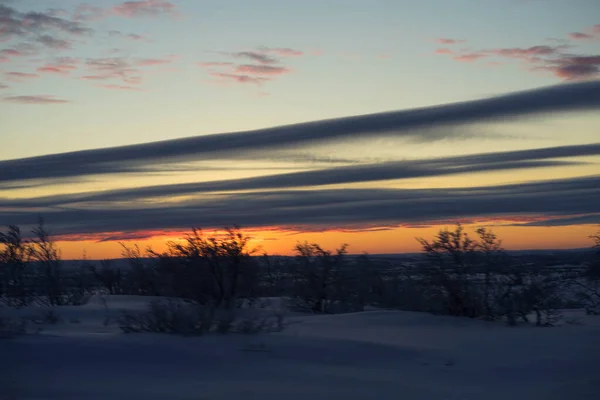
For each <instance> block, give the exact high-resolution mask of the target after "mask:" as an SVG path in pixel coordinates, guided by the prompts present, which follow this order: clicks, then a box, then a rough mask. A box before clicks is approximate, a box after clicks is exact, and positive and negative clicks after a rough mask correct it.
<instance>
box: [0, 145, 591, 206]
mask: <svg viewBox="0 0 600 400" xmlns="http://www.w3.org/2000/svg"><path fill="white" fill-rule="evenodd" d="M599 155H600V143H594V144H588V145H576V146H560V147H549V148H540V149H531V150H519V151H510V152H495V153H482V154H473V155H465V156H454V157H440V158H431V159H421V160H407V161H387V162H378V163H368V164H359V165H345V166H336V167H331V168H325V169H318V170H311V171H301V172H291V173H280V174H276V175H268V176H261V177H254V178H245V179H230V180H219V181H209V182H198V183H182V184H168V185H156V186H146V187H137V188H132V189H120V190H108V191H98V192H90V193H86V194H74V195H58V196H46V197H41V198H33V199H28V200H15V201H11V200H5V201H2V200H1V199H0V208H4V209H9V208H13V209H18V208H19V207H30V208H37V207H65V206H69V205H70V204H73V203H77V204H80V205H81V204H83V203H84V202H98V201H116V202H128V203H131V204H134V203H137V202H140V201H143V200H146V199H149V198H154V199H156V198H160V197H165V198H169V197H173V196H182V195H192V194H194V195H201V194H208V193H215V192H232V191H249V190H268V189H297V188H302V187H313V188H314V187H317V186H327V185H344V184H353V183H365V182H376V181H386V180H403V179H414V178H431V177H440V176H449V175H460V174H473V173H485V172H492V171H508V170H527V169H533V168H535V169H539V168H550V167H557V166H560V167H568V166H571V165H573V166H575V165H581V164H582V162H581V161H577V160H576V158H579V157H590V156H599ZM565 158H566V159H568V160H564V159H565Z"/></svg>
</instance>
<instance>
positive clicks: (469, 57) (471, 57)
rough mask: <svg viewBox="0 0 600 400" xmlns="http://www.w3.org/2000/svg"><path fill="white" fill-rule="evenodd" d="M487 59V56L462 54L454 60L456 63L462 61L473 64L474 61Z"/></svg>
mask: <svg viewBox="0 0 600 400" xmlns="http://www.w3.org/2000/svg"><path fill="white" fill-rule="evenodd" d="M485 57H487V54H483V53H469V54H460V55H457V56H454V57H453V59H454V60H455V61H461V62H473V61H477V60H479V59H482V58H485Z"/></svg>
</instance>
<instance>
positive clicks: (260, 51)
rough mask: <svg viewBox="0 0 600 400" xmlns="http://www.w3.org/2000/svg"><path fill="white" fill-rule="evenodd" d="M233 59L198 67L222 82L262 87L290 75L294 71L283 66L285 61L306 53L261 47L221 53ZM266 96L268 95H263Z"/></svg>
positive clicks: (203, 64)
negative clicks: (277, 78)
mask: <svg viewBox="0 0 600 400" xmlns="http://www.w3.org/2000/svg"><path fill="white" fill-rule="evenodd" d="M219 53H220V54H221V55H225V56H228V57H231V58H233V61H204V62H199V63H198V65H199V66H200V67H203V68H205V69H206V70H207V73H208V74H209V75H210V76H212V77H213V78H217V79H218V81H221V82H234V83H241V84H247V83H250V84H255V85H262V84H264V83H266V82H269V81H272V80H273V79H274V78H275V77H277V76H280V75H284V74H288V73H290V72H292V70H291V69H290V68H289V67H287V66H285V65H283V61H284V60H285V59H287V58H291V57H300V56H303V55H304V54H305V53H304V52H303V51H301V50H296V49H292V48H289V47H267V46H259V47H258V48H257V50H247V51H238V52H219ZM236 59H247V60H250V61H253V62H254V64H247V63H243V62H241V63H240V62H236V61H235V60H236ZM261 94H262V95H266V93H261Z"/></svg>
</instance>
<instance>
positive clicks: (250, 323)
mask: <svg viewBox="0 0 600 400" xmlns="http://www.w3.org/2000/svg"><path fill="white" fill-rule="evenodd" d="M283 321H284V318H283V314H281V313H277V314H273V315H253V316H249V317H236V313H235V311H234V310H232V309H224V308H216V307H214V306H210V305H201V304H195V303H189V302H185V301H182V300H178V299H169V300H156V301H152V302H150V304H149V305H148V309H147V310H146V311H143V312H128V311H123V312H122V313H121V316H120V317H119V318H118V320H117V323H118V325H119V328H120V329H121V330H122V331H123V332H125V333H139V332H153V333H167V334H178V335H185V336H199V335H204V334H207V333H218V334H227V333H245V334H257V333H260V332H279V331H281V330H283V329H284V322H283Z"/></svg>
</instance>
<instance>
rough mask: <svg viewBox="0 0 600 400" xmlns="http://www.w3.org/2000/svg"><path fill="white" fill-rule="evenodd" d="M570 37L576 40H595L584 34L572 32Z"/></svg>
mask: <svg viewBox="0 0 600 400" xmlns="http://www.w3.org/2000/svg"><path fill="white" fill-rule="evenodd" d="M569 37H570V38H571V39H574V40H589V39H593V38H594V36H592V35H588V34H587V33H583V32H571V33H569Z"/></svg>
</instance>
